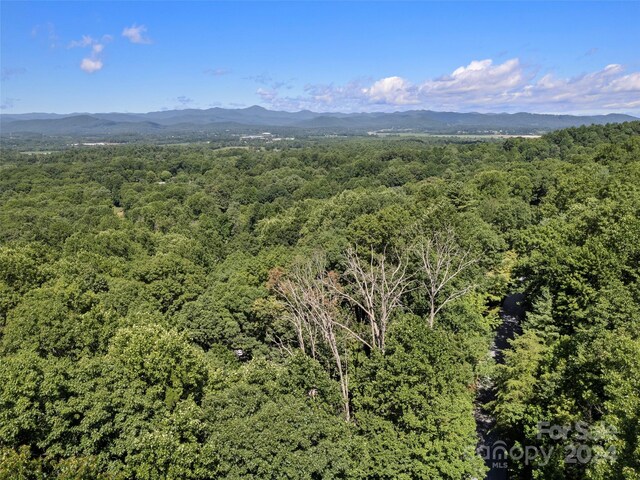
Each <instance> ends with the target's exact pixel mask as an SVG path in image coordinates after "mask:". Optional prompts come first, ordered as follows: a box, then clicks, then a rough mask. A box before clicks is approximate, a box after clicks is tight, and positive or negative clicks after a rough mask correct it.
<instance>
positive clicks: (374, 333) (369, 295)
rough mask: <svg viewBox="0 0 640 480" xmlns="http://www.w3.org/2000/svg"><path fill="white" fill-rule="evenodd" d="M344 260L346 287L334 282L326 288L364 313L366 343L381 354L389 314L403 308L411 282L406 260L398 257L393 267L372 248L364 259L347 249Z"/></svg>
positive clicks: (392, 264) (383, 255) (354, 249)
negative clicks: (367, 333)
mask: <svg viewBox="0 0 640 480" xmlns="http://www.w3.org/2000/svg"><path fill="white" fill-rule="evenodd" d="M346 259H347V268H346V270H345V272H344V276H345V278H347V279H348V280H349V285H348V287H347V288H343V287H342V286H340V285H339V284H338V283H337V282H335V281H334V282H332V283H330V284H329V287H330V288H332V289H333V290H334V291H335V292H336V293H337V294H338V295H340V296H341V297H343V298H344V299H346V300H347V301H348V302H349V303H351V304H352V305H355V306H357V307H358V308H360V309H361V310H362V311H363V312H364V314H365V315H366V317H367V322H368V324H369V329H370V335H371V340H370V342H365V344H366V345H367V346H369V347H372V346H373V347H375V348H379V349H380V350H381V351H382V352H384V348H385V339H386V334H387V330H388V327H389V321H390V320H391V315H392V314H393V312H394V311H396V310H397V309H398V308H400V307H401V306H402V303H401V300H402V296H403V295H404V293H406V292H407V291H408V289H409V285H410V282H411V277H410V275H409V274H408V273H407V258H406V256H404V255H402V256H399V258H398V259H397V262H396V263H395V264H394V263H390V262H388V261H387V256H386V251H385V252H383V254H376V253H375V252H374V250H373V248H371V251H370V252H369V254H368V255H367V256H366V257H364V258H363V257H361V256H360V255H359V254H358V251H357V249H356V248H353V247H350V248H349V249H348V250H347V252H346Z"/></svg>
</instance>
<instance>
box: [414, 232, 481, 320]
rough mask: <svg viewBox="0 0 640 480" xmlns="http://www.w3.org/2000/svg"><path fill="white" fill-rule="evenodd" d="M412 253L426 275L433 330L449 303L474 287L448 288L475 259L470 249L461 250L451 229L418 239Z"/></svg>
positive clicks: (421, 236)
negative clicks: (438, 316)
mask: <svg viewBox="0 0 640 480" xmlns="http://www.w3.org/2000/svg"><path fill="white" fill-rule="evenodd" d="M413 250H414V251H415V252H416V254H417V255H418V257H419V261H420V264H421V265H420V267H421V269H422V271H423V273H424V274H425V280H424V281H423V287H424V289H425V290H426V293H427V297H428V300H429V327H430V328H433V325H434V323H435V318H436V315H438V313H439V312H440V311H441V310H442V309H443V308H444V307H445V306H446V305H447V304H449V303H451V302H452V301H454V300H456V299H457V298H460V297H462V296H464V295H466V294H467V293H469V292H470V291H471V290H473V288H474V285H472V284H469V285H465V286H463V287H457V288H450V287H452V285H453V281H454V280H455V279H456V278H457V277H459V276H460V274H461V273H462V272H464V271H465V270H467V269H468V268H469V267H471V266H472V265H473V264H475V263H477V262H478V260H479V259H478V258H477V257H474V256H472V255H471V250H470V249H462V248H461V247H460V246H459V245H458V242H457V240H456V235H455V231H454V229H453V228H452V227H451V226H447V227H445V228H443V229H442V230H437V231H435V232H433V233H431V234H430V235H419V236H418V241H417V242H416V243H415V245H414V246H413Z"/></svg>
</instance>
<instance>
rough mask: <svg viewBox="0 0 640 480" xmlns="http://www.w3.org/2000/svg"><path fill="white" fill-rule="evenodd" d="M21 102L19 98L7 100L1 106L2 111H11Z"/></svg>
mask: <svg viewBox="0 0 640 480" xmlns="http://www.w3.org/2000/svg"><path fill="white" fill-rule="evenodd" d="M19 101H20V99H19V98H10V97H8V98H5V99H4V101H3V102H2V103H1V104H0V110H11V109H12V108H13V107H15V106H16V103H17V102H19Z"/></svg>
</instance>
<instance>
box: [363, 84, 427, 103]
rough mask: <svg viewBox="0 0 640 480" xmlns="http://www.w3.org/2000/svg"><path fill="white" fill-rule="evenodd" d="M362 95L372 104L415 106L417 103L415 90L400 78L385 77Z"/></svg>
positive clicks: (366, 89)
mask: <svg viewBox="0 0 640 480" xmlns="http://www.w3.org/2000/svg"><path fill="white" fill-rule="evenodd" d="M362 93H364V94H365V95H366V96H367V97H368V98H369V99H370V100H371V101H372V102H374V103H383V104H389V105H415V104H417V103H419V100H418V98H417V96H416V93H417V91H416V88H415V87H414V86H413V85H411V83H409V82H408V81H407V80H405V79H404V78H401V77H387V78H383V79H382V80H378V81H377V82H375V83H374V84H373V85H371V86H370V87H369V88H363V89H362Z"/></svg>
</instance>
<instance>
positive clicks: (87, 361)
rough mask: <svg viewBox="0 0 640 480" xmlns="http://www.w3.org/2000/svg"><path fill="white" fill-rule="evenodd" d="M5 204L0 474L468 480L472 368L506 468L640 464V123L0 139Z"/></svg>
mask: <svg viewBox="0 0 640 480" xmlns="http://www.w3.org/2000/svg"><path fill="white" fill-rule="evenodd" d="M281 147H282V146H281ZM0 206H1V210H0V356H1V361H0V479H2V480H4V479H12V480H13V479H44V478H56V479H65V480H71V479H94V478H99V479H125V478H126V479H130V478H133V479H159V478H168V479H211V478H231V479H265V478H273V479H276V478H277V479H280V478H286V479H331V478H342V479H389V480H391V479H407V480H409V479H434V480H435V479H450V480H454V479H455V480H458V479H472V478H484V475H485V472H486V467H485V463H484V460H483V459H482V458H481V456H480V455H479V454H477V453H476V447H477V446H478V445H477V444H478V437H477V434H476V424H475V420H474V403H475V401H476V396H477V388H478V387H477V386H478V384H479V383H480V382H481V381H482V380H483V379H485V378H486V377H491V378H494V379H495V388H496V396H495V398H496V399H495V401H494V402H492V404H491V405H488V406H487V408H489V409H490V410H491V411H492V412H493V414H494V415H495V418H496V421H497V426H498V428H499V436H500V438H502V439H504V441H505V442H506V443H507V444H508V446H509V447H511V446H514V445H518V446H521V447H522V448H525V447H535V448H538V449H540V448H545V451H549V447H554V449H552V450H553V452H552V454H551V455H550V457H549V459H548V461H544V459H543V458H542V457H538V458H536V459H534V460H532V461H530V462H525V460H524V458H523V459H521V460H519V461H518V460H512V461H509V469H510V472H511V474H512V475H513V478H523V479H533V478H535V479H575V480H581V479H640V122H631V123H623V124H619V125H606V126H592V127H579V128H573V129H568V130H561V131H557V132H554V133H551V134H547V135H545V136H543V137H542V138H539V139H521V138H512V139H508V140H505V141H503V142H495V143H483V142H480V143H465V144H463V143H448V144H440V143H438V144H434V143H430V142H429V141H427V140H425V141H422V140H416V139H400V138H392V139H376V138H364V139H348V140H347V139H345V140H335V141H333V140H327V141H315V142H311V141H309V142H307V143H303V144H302V146H298V147H295V148H294V147H293V146H288V147H283V148H280V149H275V148H270V149H264V148H253V147H252V148H245V149H241V148H224V149H215V148H214V145H209V146H206V145H202V146H181V147H177V146H176V147H170V146H164V147H161V146H149V145H130V146H111V147H109V146H106V147H94V148H77V149H72V150H67V151H64V152H57V153H56V152H53V153H51V154H48V155H25V154H22V153H18V152H12V151H9V150H5V151H3V152H2V160H1V163H0ZM511 291H523V292H524V293H525V298H526V299H527V300H526V305H525V307H526V310H527V313H526V316H525V318H524V320H523V322H522V332H521V334H520V335H519V336H518V337H517V338H516V339H515V340H514V341H513V342H512V348H511V349H510V350H508V351H507V352H506V354H505V364H504V365H499V366H496V365H494V363H493V360H492V359H491V357H490V356H489V355H488V350H489V346H490V343H491V339H492V336H493V330H494V328H495V327H496V326H497V325H498V323H499V322H500V317H499V315H498V313H499V309H500V305H501V301H502V298H503V297H504V296H505V295H506V294H507V293H509V292H511ZM541 422H546V423H545V424H546V425H551V426H553V425H561V426H564V425H575V424H576V422H584V428H585V429H587V430H588V431H589V432H591V435H589V436H588V438H586V439H583V438H581V437H578V436H577V434H578V432H576V429H573V430H572V431H570V432H568V433H567V434H566V435H564V436H563V437H562V438H552V437H551V436H549V435H540V434H539V433H540V432H539V424H540V423H541ZM581 425H583V424H582V423H581ZM572 445H575V446H579V447H582V450H580V452H575V453H576V455H574V458H577V460H578V461H576V462H571V460H572V457H571V448H572ZM587 449H588V452H587ZM586 453H589V458H586ZM567 457H569V461H567ZM582 460H585V461H582Z"/></svg>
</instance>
